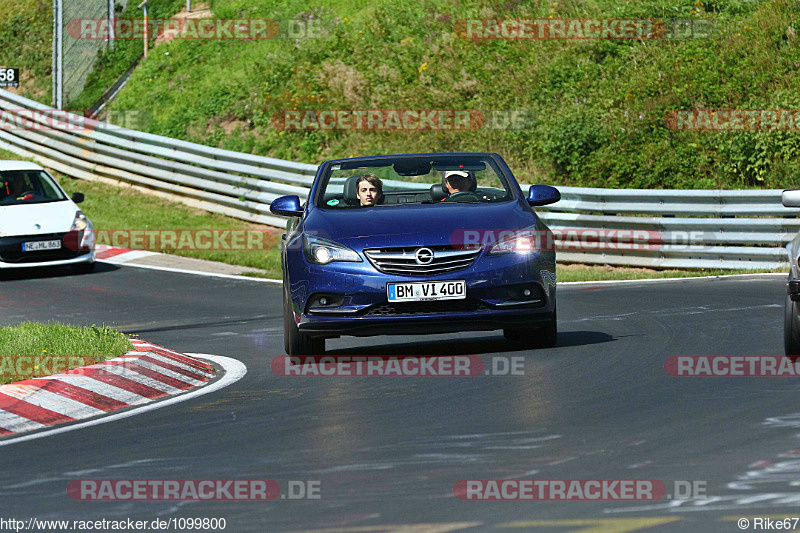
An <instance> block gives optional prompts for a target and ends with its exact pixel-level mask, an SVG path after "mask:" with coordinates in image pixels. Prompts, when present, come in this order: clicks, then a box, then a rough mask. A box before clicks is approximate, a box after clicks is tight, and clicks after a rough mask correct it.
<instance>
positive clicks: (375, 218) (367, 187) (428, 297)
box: [270, 153, 561, 355]
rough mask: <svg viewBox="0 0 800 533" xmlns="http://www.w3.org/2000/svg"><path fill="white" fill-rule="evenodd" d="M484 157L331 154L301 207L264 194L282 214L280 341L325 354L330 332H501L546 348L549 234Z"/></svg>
mask: <svg viewBox="0 0 800 533" xmlns="http://www.w3.org/2000/svg"><path fill="white" fill-rule="evenodd" d="M560 197H561V196H560V194H559V192H558V190H557V189H555V188H554V187H550V186H547V185H533V186H531V188H530V190H529V191H528V194H527V196H526V195H525V194H523V192H522V190H521V189H520V186H519V184H518V183H517V182H516V180H515V179H514V176H513V175H512V173H511V171H510V170H509V168H508V166H507V165H506V164H505V162H504V161H503V160H502V159H501V158H500V156H499V155H497V154H491V153H447V154H414V155H392V156H375V157H357V158H350V159H335V160H331V161H326V162H324V163H323V164H322V165H321V166H320V167H319V170H318V171H317V175H316V177H315V179H314V184H313V185H312V187H311V191H310V194H309V199H308V202H306V203H305V204H304V205H301V203H300V198H299V197H297V196H283V197H280V198H278V199H276V200H274V201H273V202H272V204H271V207H270V209H271V211H272V212H273V213H275V214H277V215H284V216H289V217H291V218H290V219H289V222H288V224H287V228H286V233H285V235H283V241H282V244H281V260H282V264H283V313H284V343H285V347H286V352H287V353H288V354H289V355H314V354H321V353H324V352H325V339H326V338H334V337H339V336H341V335H354V336H372V335H385V334H430V333H451V332H457V331H490V330H498V329H502V330H503V333H504V334H505V336H506V338H507V339H509V340H511V341H513V342H517V343H520V344H523V345H526V346H531V347H548V346H553V345H555V343H556V338H557V325H556V256H555V250H554V246H553V239H552V233H551V232H550V230H549V229H548V228H547V226H545V225H544V224H543V223H542V221H541V219H539V217H537V216H536V214H535V213H534V212H533V209H532V208H531V206H538V205H546V204H550V203H553V202H557V201H558V200H559V199H560Z"/></svg>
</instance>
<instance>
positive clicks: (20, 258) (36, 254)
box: [0, 231, 94, 269]
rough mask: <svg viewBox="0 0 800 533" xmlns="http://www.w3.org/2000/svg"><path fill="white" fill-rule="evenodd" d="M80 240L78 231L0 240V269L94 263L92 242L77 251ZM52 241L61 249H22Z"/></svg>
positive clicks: (82, 236)
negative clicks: (30, 244)
mask: <svg viewBox="0 0 800 533" xmlns="http://www.w3.org/2000/svg"><path fill="white" fill-rule="evenodd" d="M83 239H84V233H83V232H82V231H69V232H64V233H48V234H39V235H14V236H6V237H0V269H4V268H31V267H51V266H61V265H72V264H76V263H91V262H93V261H94V244H93V243H94V241H93V239H92V240H91V242H90V245H86V246H84V247H81V244H82V242H83ZM52 240H57V241H60V242H61V247H60V248H57V249H52V250H50V249H47V250H37V251H28V252H26V251H23V248H22V247H23V243H25V242H30V241H34V242H35V241H52Z"/></svg>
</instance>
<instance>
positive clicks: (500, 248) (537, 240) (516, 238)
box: [487, 227, 541, 255]
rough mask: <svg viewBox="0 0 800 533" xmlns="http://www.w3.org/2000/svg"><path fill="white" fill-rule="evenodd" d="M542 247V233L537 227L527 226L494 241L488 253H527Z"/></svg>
mask: <svg viewBox="0 0 800 533" xmlns="http://www.w3.org/2000/svg"><path fill="white" fill-rule="evenodd" d="M540 248H541V234H540V233H538V232H537V231H536V229H535V227H530V228H525V229H523V230H519V231H515V232H513V233H509V234H508V235H506V236H503V237H501V238H500V240H498V241H497V242H496V243H494V244H493V245H492V246H491V247H490V248H489V251H488V252H487V254H488V255H498V254H510V253H518V254H527V253H530V252H535V251H536V250H539V249H540Z"/></svg>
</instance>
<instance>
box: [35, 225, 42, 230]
mask: <svg viewBox="0 0 800 533" xmlns="http://www.w3.org/2000/svg"><path fill="white" fill-rule="evenodd" d="M33 227H34V228H36V229H42V226H40V225H39V224H34V225H33Z"/></svg>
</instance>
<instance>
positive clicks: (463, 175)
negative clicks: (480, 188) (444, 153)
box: [444, 170, 475, 194]
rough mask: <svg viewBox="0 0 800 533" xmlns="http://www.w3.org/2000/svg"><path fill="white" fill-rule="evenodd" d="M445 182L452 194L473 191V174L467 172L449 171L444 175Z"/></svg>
mask: <svg viewBox="0 0 800 533" xmlns="http://www.w3.org/2000/svg"><path fill="white" fill-rule="evenodd" d="M444 182H445V186H446V187H447V191H448V192H449V193H450V194H453V193H454V192H460V191H469V190H472V185H473V184H474V183H475V182H474V181H473V177H472V174H471V173H470V172H468V171H466V170H448V171H447V172H445V173H444Z"/></svg>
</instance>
